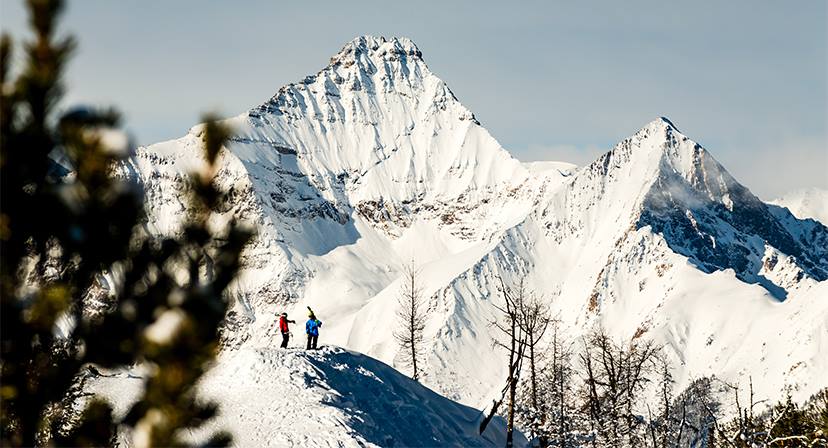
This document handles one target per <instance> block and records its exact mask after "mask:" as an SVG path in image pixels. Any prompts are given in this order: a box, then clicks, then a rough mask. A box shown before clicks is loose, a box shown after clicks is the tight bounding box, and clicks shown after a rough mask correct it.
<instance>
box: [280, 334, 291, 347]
mask: <svg viewBox="0 0 828 448" xmlns="http://www.w3.org/2000/svg"><path fill="white" fill-rule="evenodd" d="M289 339H290V333H282V345H281V347H282V348H287V346H288V340H289Z"/></svg>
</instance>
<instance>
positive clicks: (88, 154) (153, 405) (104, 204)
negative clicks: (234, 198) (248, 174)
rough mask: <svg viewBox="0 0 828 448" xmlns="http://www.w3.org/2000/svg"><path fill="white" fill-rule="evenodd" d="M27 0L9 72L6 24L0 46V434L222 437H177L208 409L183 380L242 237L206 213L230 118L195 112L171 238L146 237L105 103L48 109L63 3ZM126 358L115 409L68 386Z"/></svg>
mask: <svg viewBox="0 0 828 448" xmlns="http://www.w3.org/2000/svg"><path fill="white" fill-rule="evenodd" d="M28 6H29V11H30V16H31V28H32V30H33V33H34V37H33V40H32V41H31V42H28V43H26V45H25V46H24V47H23V48H24V50H25V62H24V64H23V66H22V67H20V73H19V75H17V76H16V77H15V79H11V75H10V73H9V68H10V67H9V66H10V62H11V60H12V42H11V39H10V38H9V37H8V36H3V39H2V51H1V53H2V54H1V55H0V82H1V83H2V105H0V107H1V108H2V109H0V126H1V127H2V129H1V131H2V134H0V283H1V284H0V296H1V297H0V299H2V310H1V311H0V312H1V313H2V315H1V316H0V318H1V319H2V322H0V332H2V347H1V349H2V351H1V352H0V355H2V360H1V361H0V363H2V366H1V368H2V378H0V399H2V402H1V405H0V410H1V411H2V412H1V414H0V424H1V425H2V434H1V435H0V444H2V445H3V446H9V445H13V446H19V445H23V446H32V445H39V446H42V445H72V446H84V445H111V444H113V443H114V442H115V437H116V435H115V434H116V429H118V428H120V429H121V430H123V431H124V433H125V434H128V435H129V437H131V438H132V442H133V443H134V444H135V445H136V446H170V445H182V444H193V443H207V444H210V445H220V444H227V443H229V441H230V438H229V435H228V434H227V433H223V432H220V433H217V434H214V435H212V437H211V438H210V439H209V440H206V441H204V440H200V441H195V440H189V439H187V438H185V436H186V434H188V433H189V431H188V430H191V429H194V428H196V427H199V426H200V425H201V424H202V423H203V422H204V421H206V420H208V419H209V418H211V417H212V416H213V415H214V414H215V412H216V407H215V405H212V404H209V403H204V402H203V401H202V400H199V401H198V402H196V400H195V388H194V386H195V383H196V381H197V380H198V379H199V377H200V376H201V375H202V373H204V371H205V370H206V369H207V368H208V364H209V362H210V361H211V360H213V359H214V357H215V354H216V352H217V349H218V336H219V334H218V329H219V326H220V324H221V322H222V320H223V318H224V314H225V311H226V302H225V298H224V291H225V289H226V288H227V286H228V284H229V283H230V282H231V281H232V280H233V278H234V276H235V274H236V271H237V270H238V266H239V254H240V252H241V250H242V248H243V246H244V244H245V243H246V241H247V240H248V239H249V237H250V232H248V231H246V230H243V229H242V228H241V227H240V226H239V225H237V224H236V223H231V224H230V225H228V226H227V227H226V228H223V229H217V230H216V229H212V228H210V227H208V225H207V221H208V218H209V216H210V215H211V213H212V212H213V210H214V209H215V207H216V206H218V205H220V203H221V201H223V200H224V198H223V195H222V193H221V192H220V191H218V190H217V189H216V188H215V186H214V185H213V182H212V180H213V174H214V173H215V169H216V168H215V167H216V164H217V160H218V159H219V158H220V155H221V148H222V144H223V142H224V141H225V140H226V138H227V136H228V132H229V131H228V130H227V129H225V128H223V127H222V126H221V125H220V124H219V123H217V122H215V121H213V120H211V119H208V120H206V124H205V125H204V126H203V128H202V136H203V141H204V145H205V148H204V150H205V153H204V159H205V164H204V165H205V168H204V172H201V173H194V175H193V178H192V188H191V190H192V192H193V194H192V197H191V209H192V210H194V213H192V217H191V218H190V220H189V221H188V222H187V223H186V224H185V225H184V229H185V230H184V231H183V233H182V235H181V236H180V237H178V238H177V239H163V240H161V239H158V238H153V237H151V236H150V235H148V234H147V232H146V231H145V228H144V227H143V226H142V223H144V222H145V219H144V211H143V199H142V196H141V192H140V189H139V188H138V187H137V186H136V185H135V184H133V183H129V182H128V181H127V180H124V179H120V178H118V177H117V176H115V175H114V174H113V173H114V172H115V170H114V169H113V168H114V167H116V166H117V164H118V163H121V162H123V160H125V159H126V158H127V157H128V156H129V151H128V149H127V148H128V146H129V145H128V142H126V139H125V138H123V134H122V133H120V132H119V131H117V130H116V126H117V122H118V118H117V115H116V113H114V112H113V111H109V110H103V111H101V110H92V109H74V110H69V111H68V112H64V113H61V114H58V112H57V111H56V107H57V105H58V102H59V100H60V98H61V95H62V93H63V90H62V88H61V75H62V74H63V71H64V68H65V65H66V63H67V61H68V60H69V57H70V56H71V54H72V51H73V50H74V48H75V45H74V41H73V40H72V39H71V38H60V37H57V36H56V25H57V18H58V16H59V14H60V12H61V7H62V2H61V1H59V0H29V2H28ZM208 262H209V263H210V264H211V265H212V270H211V275H210V276H209V278H207V275H206V274H205V273H204V271H205V270H203V269H200V267H201V266H204V264H205V263H208ZM182 272H184V273H186V275H183V276H182V275H180V274H181V273H182ZM176 273H178V274H179V275H174V274H176ZM182 277H186V280H185V281H183V282H182V281H181V278H182ZM92 302H94V303H95V304H96V305H95V306H90V303H92ZM159 335H160V336H159ZM134 364H142V365H143V366H144V367H146V368H145V371H146V372H147V373H146V374H145V376H144V378H145V379H144V390H143V392H142V394H141V395H140V396H139V398H138V400H137V402H135V404H134V405H133V406H132V407H131V409H130V410H129V412H128V413H127V414H126V416H124V417H123V418H118V419H116V416H114V415H113V412H112V406H111V405H110V404H109V403H107V402H105V401H104V400H102V399H100V398H96V397H92V398H91V399H90V398H88V397H85V396H84V395H85V394H83V393H82V392H83V391H82V390H81V389H82V380H83V378H85V377H88V376H90V375H94V373H95V372H97V368H122V367H128V366H131V365H134Z"/></svg>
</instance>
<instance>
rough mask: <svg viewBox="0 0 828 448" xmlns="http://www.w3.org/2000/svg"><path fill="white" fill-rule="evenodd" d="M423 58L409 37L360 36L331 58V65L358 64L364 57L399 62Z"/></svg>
mask: <svg viewBox="0 0 828 448" xmlns="http://www.w3.org/2000/svg"><path fill="white" fill-rule="evenodd" d="M422 56H423V54H422V52H421V51H420V49H419V48H418V47H417V45H416V44H415V43H414V42H413V41H412V40H411V39H409V38H407V37H390V38H386V37H384V36H359V37H356V38H354V39H353V40H352V41H350V42H348V43H347V44H345V46H343V47H342V49H341V50H339V53H337V54H336V55H334V56H333V57H332V58H331V65H337V64H343V65H349V64H353V63H357V62H359V61H360V58H362V57H367V58H371V59H386V60H399V59H400V58H401V57H404V58H417V59H421V58H422Z"/></svg>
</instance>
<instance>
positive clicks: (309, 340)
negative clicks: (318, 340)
mask: <svg viewBox="0 0 828 448" xmlns="http://www.w3.org/2000/svg"><path fill="white" fill-rule="evenodd" d="M312 340H313V336H311V335H308V347H307V349H308V350H310V349H311V341H312Z"/></svg>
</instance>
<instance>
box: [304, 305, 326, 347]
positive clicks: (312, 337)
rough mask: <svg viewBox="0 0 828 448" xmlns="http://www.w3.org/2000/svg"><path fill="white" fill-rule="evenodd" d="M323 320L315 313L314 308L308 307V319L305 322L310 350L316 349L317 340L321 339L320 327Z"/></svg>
mask: <svg viewBox="0 0 828 448" xmlns="http://www.w3.org/2000/svg"><path fill="white" fill-rule="evenodd" d="M321 326H322V322H321V321H320V320H319V319H317V318H316V316H315V315H314V314H313V310H312V309H310V307H308V321H307V322H306V323H305V333H307V334H308V350H316V342H317V340H318V339H319V327H321Z"/></svg>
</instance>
